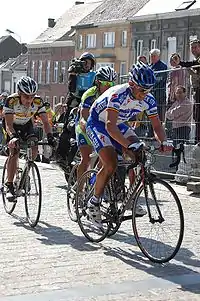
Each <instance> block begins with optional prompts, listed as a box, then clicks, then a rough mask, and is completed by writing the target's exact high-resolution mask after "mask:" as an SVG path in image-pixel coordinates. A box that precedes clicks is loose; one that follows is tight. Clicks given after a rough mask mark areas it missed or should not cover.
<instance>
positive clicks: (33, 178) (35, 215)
mask: <svg viewBox="0 0 200 301" xmlns="http://www.w3.org/2000/svg"><path fill="white" fill-rule="evenodd" d="M24 190H25V195H24V201H25V212H26V216H27V220H28V223H29V225H30V226H31V227H35V226H36V225H37V223H38V221H39V218H40V213H41V205H42V185H41V178H40V172H39V169H38V167H37V165H36V164H35V163H34V162H31V163H29V172H28V174H27V176H26V179H25V184H24Z"/></svg>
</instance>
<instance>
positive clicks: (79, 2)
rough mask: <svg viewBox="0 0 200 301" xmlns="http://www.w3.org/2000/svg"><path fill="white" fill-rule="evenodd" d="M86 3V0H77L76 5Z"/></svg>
mask: <svg viewBox="0 0 200 301" xmlns="http://www.w3.org/2000/svg"><path fill="white" fill-rule="evenodd" d="M79 4H84V1H76V2H75V5H79Z"/></svg>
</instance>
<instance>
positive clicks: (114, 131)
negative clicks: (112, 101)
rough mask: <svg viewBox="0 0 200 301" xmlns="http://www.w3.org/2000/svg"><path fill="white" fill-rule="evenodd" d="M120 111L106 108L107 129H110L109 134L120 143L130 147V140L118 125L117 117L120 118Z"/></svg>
mask: <svg viewBox="0 0 200 301" xmlns="http://www.w3.org/2000/svg"><path fill="white" fill-rule="evenodd" d="M118 114H119V113H118V111H115V110H113V109H109V108H108V109H107V110H106V115H107V116H106V130H107V131H108V133H109V135H110V136H111V137H112V138H113V139H114V140H116V141H117V142H118V143H119V144H121V145H122V146H124V147H125V148H128V146H129V144H130V141H128V140H127V139H126V138H124V136H123V135H122V133H121V132H120V130H119V128H118V126H117V119H118Z"/></svg>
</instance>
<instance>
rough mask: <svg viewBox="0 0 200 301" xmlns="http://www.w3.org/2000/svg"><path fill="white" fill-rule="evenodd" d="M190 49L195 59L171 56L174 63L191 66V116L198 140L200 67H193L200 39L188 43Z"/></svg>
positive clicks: (199, 55) (199, 59) (199, 52)
mask: <svg viewBox="0 0 200 301" xmlns="http://www.w3.org/2000/svg"><path fill="white" fill-rule="evenodd" d="M190 50H191V52H192V54H193V55H194V57H195V59H194V60H193V61H190V62H184V61H181V60H180V57H179V56H178V55H177V54H175V55H174V56H173V61H174V64H176V65H180V66H181V67H188V68H191V67H193V68H192V86H193V89H194V108H193V118H194V120H195V123H196V135H195V136H196V142H200V67H194V66H197V65H200V40H193V41H192V42H191V43H190Z"/></svg>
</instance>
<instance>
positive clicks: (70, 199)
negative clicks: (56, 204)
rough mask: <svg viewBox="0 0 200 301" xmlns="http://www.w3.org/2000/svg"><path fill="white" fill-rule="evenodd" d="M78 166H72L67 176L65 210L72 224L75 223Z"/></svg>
mask: <svg viewBox="0 0 200 301" xmlns="http://www.w3.org/2000/svg"><path fill="white" fill-rule="evenodd" d="M78 166H79V164H78V163H77V164H75V165H74V166H73V168H72V170H71V173H70V175H69V180H68V186H67V210H68V214H69V217H70V219H71V220H72V221H73V222H77V216H76V207H75V200H76V188H77V168H78Z"/></svg>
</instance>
